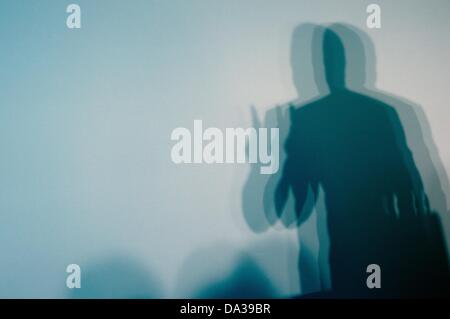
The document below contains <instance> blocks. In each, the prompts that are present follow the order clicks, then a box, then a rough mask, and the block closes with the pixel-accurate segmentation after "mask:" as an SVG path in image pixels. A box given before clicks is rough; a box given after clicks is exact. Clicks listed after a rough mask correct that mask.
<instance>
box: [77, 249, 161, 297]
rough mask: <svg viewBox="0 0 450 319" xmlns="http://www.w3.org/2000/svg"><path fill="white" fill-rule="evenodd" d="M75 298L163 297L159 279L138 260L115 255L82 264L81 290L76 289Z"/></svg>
mask: <svg viewBox="0 0 450 319" xmlns="http://www.w3.org/2000/svg"><path fill="white" fill-rule="evenodd" d="M69 298H75V299H153V298H163V295H162V291H161V285H160V283H159V281H158V279H157V278H156V277H153V276H152V275H151V273H150V272H149V271H148V269H146V268H145V267H143V266H141V265H140V264H139V263H137V262H136V261H134V260H132V259H130V258H126V257H123V256H114V257H112V258H109V259H107V260H104V261H102V262H100V263H97V264H94V265H87V266H86V267H84V266H83V265H81V288H80V289H73V290H72V291H71V294H70V296H69Z"/></svg>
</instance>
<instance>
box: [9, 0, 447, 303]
mask: <svg viewBox="0 0 450 319" xmlns="http://www.w3.org/2000/svg"><path fill="white" fill-rule="evenodd" d="M74 2H75V1H74ZM69 3H71V2H69V1H23V0H21V1H17V0H4V1H1V2H0V52H1V53H0V149H1V156H0V252H1V261H0V297H58V298H65V297H70V296H72V295H71V293H70V292H69V291H68V289H67V288H66V287H65V276H66V273H65V267H66V265H68V264H70V263H77V264H79V265H80V266H81V267H82V269H83V271H84V272H83V274H87V275H86V276H89V275H91V276H94V275H95V273H96V272H102V269H105V271H104V273H106V274H107V275H105V277H104V278H103V279H98V282H99V286H101V285H105V290H108V286H107V283H108V282H117V280H118V279H117V277H122V279H121V280H124V279H123V278H128V277H130V278H131V277H133V276H134V277H135V278H134V279H133V280H136V281H137V282H141V283H142V282H148V285H147V284H144V283H142V287H140V286H139V285H137V284H136V285H131V287H128V286H127V284H125V283H118V284H117V285H119V286H120V287H124V288H123V291H124V294H127V293H128V295H129V296H133V295H137V294H139V293H145V292H147V291H151V293H152V296H155V297H189V296H192V295H193V294H194V291H196V290H197V289H199V288H200V287H201V286H203V285H204V284H207V283H208V282H209V281H214V280H215V279H217V278H226V277H227V276H228V275H229V274H230V273H232V272H233V267H235V260H236V259H235V258H237V256H238V255H239V254H240V253H241V252H244V253H247V254H248V255H249V256H250V257H252V258H253V260H255V261H256V262H257V263H258V265H259V267H260V268H261V269H262V271H263V272H265V273H266V274H267V276H268V279H269V280H270V281H271V282H272V284H273V286H274V288H275V290H276V291H277V294H280V295H291V294H293V293H299V292H300V291H301V287H299V284H298V275H297V274H296V272H295V268H296V262H297V254H298V245H299V244H298V240H297V234H296V232H295V230H286V229H284V228H283V227H282V226H281V225H278V226H277V227H275V228H273V229H270V230H268V231H266V232H263V233H254V232H252V231H251V230H250V229H249V228H248V226H247V225H246V223H245V221H244V218H243V214H242V187H243V185H244V183H245V180H246V177H247V174H248V172H249V167H248V166H245V165H241V166H239V165H221V166H175V165H174V164H173V163H172V162H171V160H170V148H171V146H172V145H173V143H172V142H171V141H170V133H171V131H172V130H173V129H174V128H175V127H178V126H185V127H192V123H193V120H194V119H202V120H203V121H204V123H205V125H207V126H215V127H220V128H225V127H247V126H250V125H252V124H251V123H252V122H251V117H250V106H251V105H254V106H255V107H256V108H257V110H258V112H259V114H260V116H261V117H263V115H264V112H265V111H266V110H268V109H270V108H273V107H274V106H275V105H276V104H277V103H284V102H287V101H289V100H292V99H294V98H295V97H296V91H295V88H294V86H293V84H292V79H291V67H290V41H291V36H292V32H293V30H294V28H295V27H296V26H297V25H299V24H301V23H305V22H312V23H331V22H345V23H349V24H352V25H354V26H357V27H359V28H361V29H363V30H365V31H366V32H367V33H368V34H369V36H370V37H371V39H372V40H373V42H374V44H375V47H376V54H377V71H378V73H377V86H378V87H379V88H382V89H383V90H386V91H388V92H392V93H395V94H396V95H398V96H402V97H405V98H408V99H409V100H411V101H414V102H415V103H417V104H418V105H420V106H421V107H422V108H423V111H424V112H425V114H426V116H427V118H428V121H429V123H430V127H431V132H432V137H433V139H434V142H435V144H436V147H437V149H438V155H439V158H440V161H441V162H442V163H443V165H444V166H445V169H446V171H447V172H450V147H449V145H448V137H449V136H450V129H449V120H448V119H449V116H450V111H449V108H448V83H449V80H450V79H449V75H448V74H449V72H448V68H449V62H448V57H449V56H450V45H449V35H450V34H449V30H450V21H449V20H448V14H449V11H450V3H449V2H448V1H446V0H442V1H439V0H433V1H381V0H379V1H376V3H378V4H380V5H381V7H382V29H380V30H368V29H367V28H366V26H365V20H366V16H367V14H366V13H365V9H366V6H367V4H369V3H370V2H369V1H350V0H349V1H334V0H330V1H302V0H292V1H291V0H283V1H279V0H273V1H272V0H264V1H263V0H259V1H258V0H244V1H242V0H231V1H216V0H211V1H207V0H201V1H200V0H195V1H187V0H185V1H181V0H180V1H174V0H170V1H140V0H133V1H109V0H108V1H92V0H89V1H84V0H79V1H76V3H78V4H79V5H80V6H81V8H82V29H81V30H68V29H67V28H66V25H65V19H66V17H67V14H66V13H65V8H66V6H67V5H68V4H69ZM418 75H420V76H418ZM310 94H311V95H314V92H313V93H310ZM407 133H411V134H413V133H414V132H407ZM411 143H412V144H413V142H411ZM440 174H441V177H442V179H443V180H446V178H447V177H446V176H445V175H446V174H448V173H446V172H445V171H440ZM425 175H426V174H425ZM444 177H445V178H444ZM424 178H425V180H426V181H427V176H424ZM443 187H444V189H445V190H446V191H447V196H448V195H449V194H448V185H444V186H443ZM430 196H431V197H432V196H433V195H432V194H431V195H430ZM447 198H448V197H447ZM447 203H448V202H447ZM447 206H450V203H448V204H447ZM446 227H447V228H446V232H447V236H449V233H450V229H449V228H448V224H447V226H446ZM302 233H303V235H302V236H303V239H302V240H303V241H304V242H305V244H306V245H309V247H310V248H311V249H312V251H313V253H314V254H317V243H316V240H315V227H314V220H312V221H311V222H309V223H308V224H306V225H305V226H303V230H302ZM117 265H119V266H117ZM120 265H129V270H127V271H128V272H127V271H125V270H123V269H124V268H126V269H128V268H127V267H128V266H126V267H121V266H120ZM115 267H116V268H115ZM99 269H100V270H99ZM115 269H118V270H117V271H115ZM140 278H143V279H142V280H140ZM130 280H131V279H130ZM101 289H102V287H99V291H100V292H99V293H98V294H97V295H98V296H100V295H101V294H102V292H101ZM118 294H119V295H120V293H118ZM94 295H95V293H94Z"/></svg>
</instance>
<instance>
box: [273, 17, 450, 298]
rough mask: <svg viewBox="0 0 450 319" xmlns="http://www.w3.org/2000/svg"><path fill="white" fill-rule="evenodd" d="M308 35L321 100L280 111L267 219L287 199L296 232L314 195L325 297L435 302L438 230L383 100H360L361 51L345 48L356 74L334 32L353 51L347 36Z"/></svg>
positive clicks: (441, 272)
mask: <svg viewBox="0 0 450 319" xmlns="http://www.w3.org/2000/svg"><path fill="white" fill-rule="evenodd" d="M335 30H337V31H335ZM316 31H317V32H316V36H315V37H313V38H314V39H315V40H317V39H318V38H319V37H320V38H321V39H322V41H321V42H322V44H321V46H320V49H321V50H322V52H321V54H317V55H315V54H314V53H313V57H315V58H316V59H315V61H313V65H314V67H315V71H314V75H315V81H316V84H317V87H318V92H319V93H320V92H326V91H328V92H329V93H328V94H327V95H326V96H324V97H322V96H319V97H318V98H316V99H315V100H313V101H312V102H309V103H307V104H306V105H303V106H301V107H298V108H294V106H295V105H296V104H295V103H293V106H292V107H291V108H290V118H291V126H290V130H289V135H288V137H287V140H286V143H285V151H286V160H285V163H284V167H283V172H282V177H281V178H280V180H279V182H278V185H277V188H276V190H275V210H276V212H277V215H278V217H281V216H282V212H283V209H284V207H285V205H286V202H287V200H288V195H289V191H290V190H291V191H292V192H293V194H294V198H295V211H296V213H297V221H298V223H299V224H300V223H302V222H303V221H305V220H306V219H307V217H308V213H309V212H310V211H311V208H312V207H313V205H314V201H315V200H316V199H317V197H318V195H319V189H320V188H321V189H322V190H323V192H324V194H325V206H326V212H327V216H326V219H327V229H328V236H329V241H330V244H329V245H330V248H329V266H330V271H331V286H332V295H333V296H335V297H410V296H442V295H445V294H447V293H448V287H449V268H448V257H447V249H446V247H445V240H444V237H443V234H442V230H441V226H440V221H439V218H438V216H437V215H436V214H434V213H432V212H431V210H430V205H429V202H428V197H427V195H426V194H425V189H424V185H423V182H422V179H421V176H420V174H419V171H418V169H417V167H416V164H415V162H414V159H413V156H412V153H411V151H410V149H409V147H408V145H407V142H406V137H405V134H404V130H403V127H402V125H401V122H400V119H399V116H398V115H397V112H396V110H395V109H394V107H393V106H391V105H388V104H386V103H385V102H383V101H382V100H391V101H392V100H393V98H392V97H389V96H386V97H384V98H380V97H379V96H380V95H381V94H380V93H379V92H373V94H368V93H367V91H368V89H366V86H365V83H366V80H367V78H368V76H367V74H366V65H365V62H366V61H365V59H366V56H365V52H364V46H363V45H360V46H358V45H355V43H350V44H351V46H350V47H351V49H352V50H353V51H352V52H351V55H350V56H351V57H352V59H358V61H357V62H358V63H359V65H355V64H351V63H352V62H354V61H350V60H347V56H348V55H347V52H346V50H348V47H346V46H345V45H344V43H343V41H342V39H341V37H340V36H339V35H338V33H339V34H342V33H344V34H351V37H350V39H352V40H353V42H358V43H362V41H361V40H359V38H358V36H357V33H356V32H354V31H352V29H351V28H349V27H346V26H344V25H333V26H331V27H329V28H327V29H325V30H323V29H322V28H317V29H316ZM315 44H317V42H314V41H313V48H312V49H313V51H314V50H317V48H318V46H317V45H315ZM355 49H358V50H360V51H359V52H355ZM317 57H322V59H323V61H322V63H318V62H319V61H317ZM347 62H349V64H351V65H352V66H351V68H349V67H348V66H347ZM316 66H318V67H316ZM322 67H323V69H322ZM355 67H356V68H355ZM358 67H359V68H358ZM348 71H350V72H351V73H348ZM322 72H323V74H324V76H322V75H321V74H322ZM295 77H296V75H295V74H294V81H295ZM325 86H326V88H325ZM350 87H351V88H352V89H350ZM355 88H356V89H359V90H358V91H359V92H357V91H356V90H355ZM298 90H301V88H298ZM362 92H364V93H365V94H363V93H362ZM375 97H378V98H375ZM428 165H431V166H432V163H429V164H428ZM309 193H312V195H313V200H312V201H311V200H309V195H308V194H309ZM442 193H443V192H442ZM305 208H306V210H305ZM319 222H320V221H318V223H319ZM370 264H378V265H380V267H381V272H382V288H381V289H373V290H370V289H368V288H367V286H366V279H367V277H368V274H367V273H366V268H367V266H368V265H370ZM300 266H301V263H300Z"/></svg>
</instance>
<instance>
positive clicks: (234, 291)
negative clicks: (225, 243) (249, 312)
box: [194, 254, 277, 299]
mask: <svg viewBox="0 0 450 319" xmlns="http://www.w3.org/2000/svg"><path fill="white" fill-rule="evenodd" d="M276 295H277V294H276V293H275V289H274V288H273V286H272V284H271V282H270V280H269V279H268V278H267V276H266V275H265V273H264V271H263V270H262V269H261V268H260V267H259V266H258V264H257V263H256V261H255V260H253V258H252V257H250V256H249V255H247V254H242V255H241V256H240V257H239V258H237V260H236V266H235V268H234V269H233V270H232V272H231V273H230V274H229V276H227V277H225V278H222V279H220V280H217V281H215V282H214V281H213V282H211V283H209V284H208V285H206V286H205V287H202V288H200V290H199V291H198V292H197V293H195V296H194V298H199V299H223V298H224V299H235V298H237V299H254V298H274V297H276Z"/></svg>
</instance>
